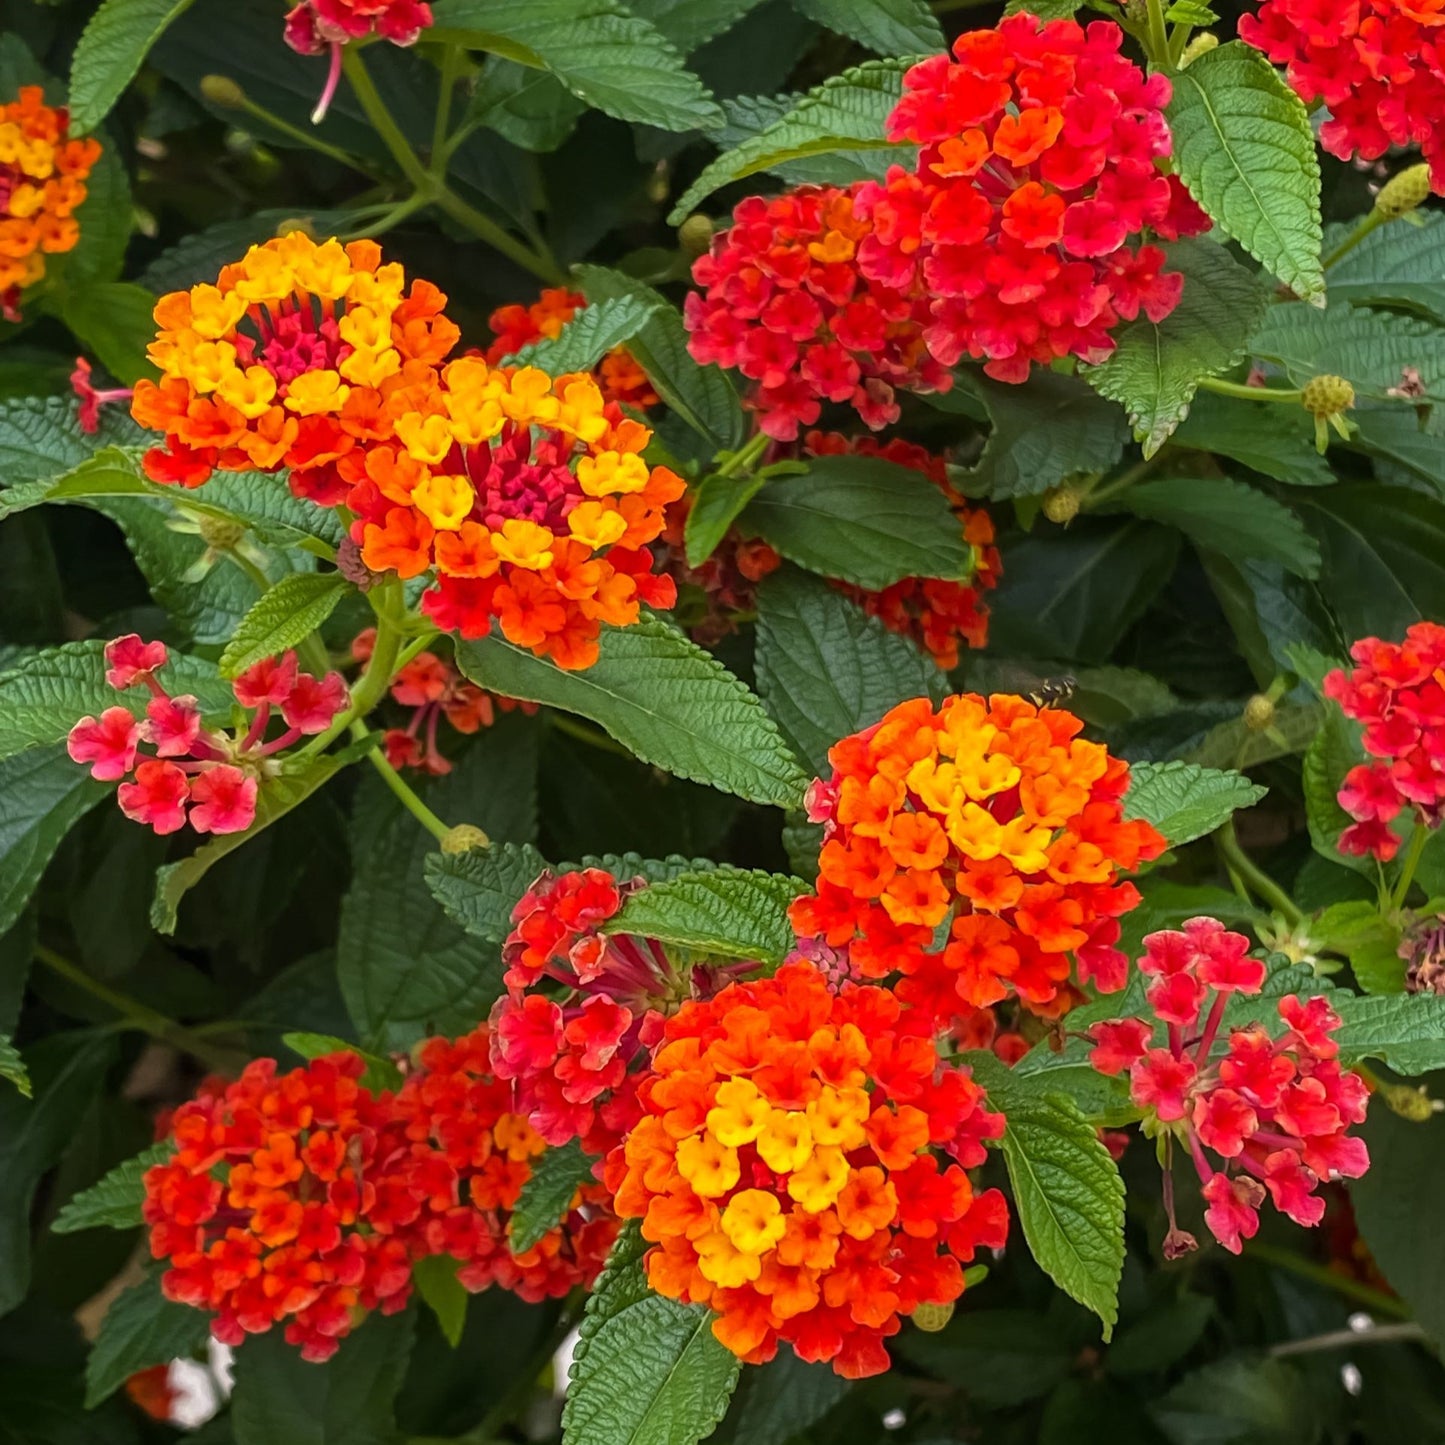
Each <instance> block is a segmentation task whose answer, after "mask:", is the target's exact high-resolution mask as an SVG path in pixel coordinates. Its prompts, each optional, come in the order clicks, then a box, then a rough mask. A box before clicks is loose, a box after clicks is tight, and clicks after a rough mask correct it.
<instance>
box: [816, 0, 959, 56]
mask: <svg viewBox="0 0 1445 1445" xmlns="http://www.w3.org/2000/svg"><path fill="white" fill-rule="evenodd" d="M792 5H793V8H794V9H795V10H797V11H799V12H800V13H801V14H803V15H806V16H807V17H808V19H809V20H816V21H817V22H818V24H819V25H823V26H826V27H827V28H828V29H829V30H836V31H837V32H838V34H839V35H846V36H848V37H849V38H850V39H852V40H856V41H857V42H858V43H859V44H860V45H866V46H867V47H868V49H869V50H872V51H874V52H876V53H877V54H878V55H918V54H926V53H927V52H928V51H931V50H943V49H945V48H946V42H945V40H944V38H943V30H942V29H941V28H940V26H939V24H938V20H937V19H936V17H935V16H934V14H933V11H932V10H930V9H929V8H928V4H927V0H792Z"/></svg>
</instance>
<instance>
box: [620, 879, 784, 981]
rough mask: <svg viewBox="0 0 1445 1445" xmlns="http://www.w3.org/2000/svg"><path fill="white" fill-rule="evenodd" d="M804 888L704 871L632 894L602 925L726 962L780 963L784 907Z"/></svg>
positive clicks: (776, 880)
mask: <svg viewBox="0 0 1445 1445" xmlns="http://www.w3.org/2000/svg"><path fill="white" fill-rule="evenodd" d="M805 891H806V885H805V884H804V883H803V882H802V881H801V880H800V879H797V878H788V877H784V876H782V875H780V874H776V873H764V872H762V871H761V870H759V869H748V868H729V867H721V868H710V869H708V870H707V871H705V872H702V873H684V874H683V875H682V876H681V877H680V878H674V879H672V880H671V881H670V882H667V883H654V884H652V885H651V886H650V887H648V888H644V889H642V890H640V891H639V892H637V893H634V894H633V895H632V896H631V897H630V898H629V899H628V900H627V902H626V904H625V905H624V906H623V909H622V912H621V913H619V914H618V915H617V917H616V918H614V919H613V920H612V921H611V922H610V923H608V924H607V925H606V931H607V932H609V933H636V934H640V935H642V936H643V937H644V938H656V939H660V940H661V941H662V942H663V943H672V944H676V945H678V946H680V947H683V948H695V949H698V950H699V951H701V952H703V953H716V954H721V955H724V956H726V957H730V958H755V959H758V960H760V961H761V962H764V963H781V962H782V960H783V957H784V955H786V954H787V953H788V952H789V951H790V950H791V949H792V947H793V943H794V935H793V929H792V925H791V924H789V922H788V905H789V904H790V903H791V902H792V901H793V899H795V898H796V897H797V896H798V895H799V894H800V893H803V892H805Z"/></svg>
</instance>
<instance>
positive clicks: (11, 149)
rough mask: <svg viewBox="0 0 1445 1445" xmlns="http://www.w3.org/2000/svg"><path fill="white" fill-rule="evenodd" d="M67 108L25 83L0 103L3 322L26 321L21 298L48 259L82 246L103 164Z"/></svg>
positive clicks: (91, 140)
mask: <svg viewBox="0 0 1445 1445" xmlns="http://www.w3.org/2000/svg"><path fill="white" fill-rule="evenodd" d="M69 126H70V114H69V112H68V111H67V110H66V108H65V107H64V106H50V105H46V104H45V94H44V91H43V90H42V89H41V88H40V86H38V85H23V86H21V87H20V91H19V94H18V96H17V98H16V99H15V100H12V101H10V102H9V103H8V104H6V105H0V316H3V317H4V319H5V320H6V321H18V320H19V319H20V293H21V292H22V291H23V290H24V289H25V288H26V287H27V286H32V285H34V284H35V282H37V281H39V280H40V278H41V277H42V276H43V275H44V274H45V258H46V256H54V255H58V254H59V253H61V252H64V251H70V250H73V249H74V247H75V243H76V242H77V241H79V240H80V223H79V222H78V221H77V220H76V218H75V211H76V208H77V207H78V206H79V205H80V204H81V202H82V201H84V200H85V195H86V185H85V180H86V177H87V176H88V175H89V174H90V171H91V167H92V166H94V165H95V163H96V161H98V160H99V159H100V142H99V141H97V140H96V139H95V138H94V137H92V136H87V137H86V138H85V139H83V140H79V139H77V140H72V139H71V138H70V136H69Z"/></svg>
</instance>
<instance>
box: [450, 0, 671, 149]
mask: <svg viewBox="0 0 1445 1445" xmlns="http://www.w3.org/2000/svg"><path fill="white" fill-rule="evenodd" d="M635 8H636V7H634V9H635ZM644 18H645V17H644ZM586 109H587V107H586V106H585V105H583V103H582V102H581V101H580V100H578V99H577V98H576V96H574V95H572V94H571V92H569V91H568V89H567V87H566V86H565V85H563V84H562V82H561V81H560V80H558V79H557V77H556V76H555V75H553V74H551V73H550V72H549V71H545V70H532V69H530V68H529V67H527V66H525V65H518V64H517V63H516V62H515V61H512V60H504V59H503V58H502V57H501V56H500V55H489V56H488V57H487V60H486V64H485V65H483V66H482V71H481V74H480V75H479V76H478V78H477V86H476V89H475V90H474V91H473V92H472V102H471V105H470V106H469V107H468V118H469V119H471V120H474V121H476V122H477V123H478V124H480V125H484V126H489V127H490V128H491V129H492V130H494V131H496V132H497V134H498V135H500V136H504V137H505V138H506V139H507V140H509V141H511V142H512V144H513V145H515V146H520V147H521V148H522V149H523V150H528V151H539V152H547V151H554V150H556V149H557V148H558V147H559V146H560V145H561V144H562V143H563V142H564V141H565V140H566V139H567V137H568V136H569V135H571V134H572V132H573V131H574V130H575V129H576V128H577V122H578V120H580V119H581V117H582V115H583V114H584V113H585V111H586Z"/></svg>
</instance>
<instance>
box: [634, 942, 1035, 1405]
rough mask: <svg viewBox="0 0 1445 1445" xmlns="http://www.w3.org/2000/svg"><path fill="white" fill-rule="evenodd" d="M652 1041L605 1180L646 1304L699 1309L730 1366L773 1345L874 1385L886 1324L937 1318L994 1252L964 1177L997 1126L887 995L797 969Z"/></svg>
mask: <svg viewBox="0 0 1445 1445" xmlns="http://www.w3.org/2000/svg"><path fill="white" fill-rule="evenodd" d="M662 1032H663V1036H662V1040H661V1042H660V1045H659V1047H658V1048H657V1051H656V1053H655V1054H654V1057H653V1062H652V1068H651V1070H650V1072H649V1073H648V1075H647V1076H646V1079H645V1081H644V1083H643V1085H642V1088H641V1093H640V1098H641V1101H642V1105H643V1108H644V1111H645V1112H644V1116H643V1118H642V1120H641V1121H640V1122H639V1123H638V1124H637V1126H636V1127H635V1128H634V1129H633V1130H632V1132H631V1133H630V1135H629V1136H628V1138H627V1140H626V1142H625V1143H624V1144H623V1145H621V1146H620V1147H619V1148H618V1149H617V1150H616V1151H615V1152H614V1153H613V1154H612V1155H611V1156H610V1158H609V1160H608V1164H607V1174H608V1180H609V1182H610V1183H613V1184H614V1185H615V1187H616V1191H617V1197H616V1206H617V1211H618V1213H619V1214H620V1215H622V1216H623V1217H624V1218H637V1219H641V1220H642V1234H643V1237H644V1239H646V1240H648V1241H650V1242H651V1243H652V1244H653V1245H654V1248H652V1249H651V1250H649V1252H648V1254H647V1256H646V1268H647V1276H648V1280H649V1282H650V1283H651V1285H652V1287H653V1288H654V1289H656V1290H657V1291H658V1292H659V1293H661V1294H663V1295H666V1296H668V1297H669V1298H671V1299H677V1300H683V1301H686V1302H689V1303H696V1304H705V1305H708V1306H709V1307H710V1308H711V1309H713V1310H714V1311H715V1312H716V1314H717V1319H716V1320H715V1321H714V1322H713V1326H712V1328H713V1333H714V1334H715V1335H716V1336H717V1338H718V1339H719V1340H720V1341H721V1342H722V1343H723V1344H724V1345H726V1346H727V1348H728V1349H730V1350H731V1351H733V1353H734V1354H736V1355H738V1356H740V1357H741V1358H742V1359H744V1360H747V1361H749V1362H752V1363H759V1362H762V1361H765V1360H769V1359H771V1358H772V1357H773V1355H774V1354H775V1353H776V1351H777V1346H778V1342H779V1341H780V1340H782V1341H786V1342H787V1343H788V1344H790V1345H791V1346H792V1347H793V1350H794V1351H795V1352H796V1353H797V1355H798V1356H799V1357H800V1358H801V1359H804V1360H809V1361H819V1360H830V1361H832V1362H833V1368H834V1369H835V1370H836V1371H837V1372H838V1373H839V1374H841V1375H845V1376H849V1377H860V1376H865V1375H872V1374H877V1373H879V1372H880V1371H883V1370H886V1369H887V1368H888V1352H887V1350H886V1348H885V1347H884V1344H883V1341H884V1340H885V1339H887V1338H888V1337H889V1336H890V1335H893V1334H895V1333H896V1332H897V1330H898V1328H899V1321H900V1317H901V1316H907V1315H909V1314H912V1313H913V1311H914V1310H916V1309H917V1308H918V1307H919V1306H920V1305H926V1304H932V1305H947V1304H951V1303H952V1302H953V1301H954V1300H956V1299H957V1298H958V1297H959V1295H960V1294H961V1293H962V1292H963V1287H964V1278H963V1265H964V1264H966V1263H968V1262H969V1261H970V1260H971V1259H972V1258H973V1256H974V1253H975V1251H976V1250H977V1249H978V1248H980V1247H999V1246H1001V1245H1002V1244H1003V1242H1004V1238H1005V1234H1006V1232H1007V1223H1008V1221H1007V1213H1006V1210H1005V1206H1004V1202H1003V1198H1002V1196H1001V1195H1000V1194H999V1193H998V1191H997V1190H989V1191H987V1192H985V1193H982V1194H975V1193H974V1190H973V1187H972V1185H971V1183H970V1181H969V1177H968V1175H967V1174H966V1173H965V1172H964V1171H965V1169H967V1168H970V1167H972V1166H974V1165H976V1164H978V1163H981V1162H982V1159H983V1156H984V1141H985V1140H986V1139H993V1138H997V1137H998V1136H999V1135H1000V1134H1001V1132H1002V1129H1003V1119H1002V1118H1001V1116H999V1115H997V1114H993V1113H990V1112H989V1111H988V1109H987V1108H986V1107H985V1106H984V1104H983V1098H982V1090H980V1089H979V1088H978V1086H977V1085H976V1084H975V1083H974V1082H973V1081H972V1080H971V1079H970V1077H969V1076H968V1073H967V1071H966V1070H964V1069H962V1068H958V1067H954V1066H950V1065H948V1064H946V1063H944V1062H943V1061H942V1060H941V1059H940V1058H939V1055H938V1053H937V1051H936V1049H935V1046H934V1042H933V1039H932V1037H931V1031H930V1029H929V1026H928V1023H927V1021H926V1020H922V1019H919V1018H918V1017H917V1016H916V1015H914V1014H912V1013H906V1012H905V1011H904V1010H903V1009H902V1007H901V1005H900V1004H899V1002H898V1000H897V998H896V997H895V996H894V995H893V994H892V993H890V992H888V991H886V990H884V989H880V988H874V987H855V986H851V985H850V986H848V987H847V988H845V989H844V990H843V991H842V992H841V993H839V992H835V991H833V989H832V988H831V987H830V986H829V984H828V982H827V981H826V980H825V979H824V977H823V975H822V974H820V973H819V972H818V971H817V970H816V969H815V968H813V967H812V966H811V965H809V964H806V963H789V964H785V965H784V966H783V967H782V968H781V969H780V970H779V971H778V973H777V974H776V975H775V976H774V977H772V978H770V979H760V980H754V981H751V982H740V983H734V984H731V985H729V986H728V987H727V988H725V989H724V990H723V991H722V992H721V993H719V994H717V995H716V996H715V997H714V998H711V999H708V1000H694V1001H689V1002H687V1003H685V1004H684V1005H683V1006H682V1008H681V1009H680V1010H679V1011H678V1012H677V1013H676V1014H675V1015H674V1016H673V1017H672V1018H670V1019H668V1020H667V1022H666V1024H665V1025H664V1026H663V1031H662ZM940 1154H941V1155H942V1156H943V1158H942V1160H941V1159H940Z"/></svg>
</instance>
